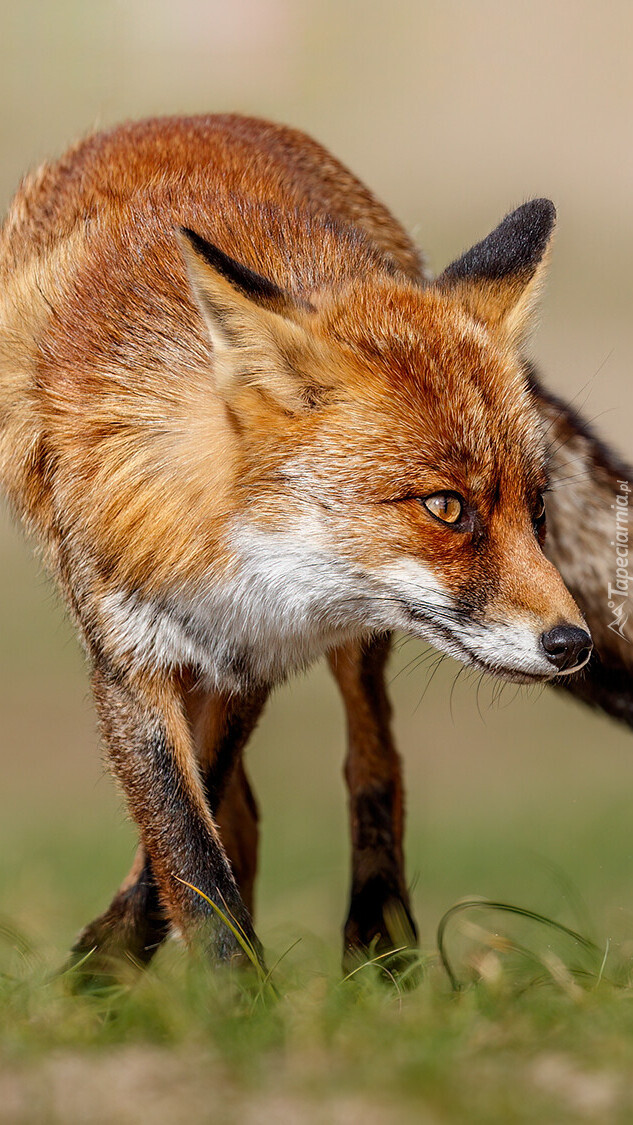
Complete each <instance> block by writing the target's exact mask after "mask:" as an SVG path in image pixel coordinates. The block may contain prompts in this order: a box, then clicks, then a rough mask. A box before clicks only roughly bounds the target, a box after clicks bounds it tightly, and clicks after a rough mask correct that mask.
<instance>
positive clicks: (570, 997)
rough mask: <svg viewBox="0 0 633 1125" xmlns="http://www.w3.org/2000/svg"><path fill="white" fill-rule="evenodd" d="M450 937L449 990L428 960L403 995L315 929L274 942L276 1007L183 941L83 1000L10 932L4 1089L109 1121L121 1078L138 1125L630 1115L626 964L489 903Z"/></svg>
mask: <svg viewBox="0 0 633 1125" xmlns="http://www.w3.org/2000/svg"><path fill="white" fill-rule="evenodd" d="M466 913H468V915H469V916H470V915H472V917H469V920H468V924H467V925H466V926H465V927H464V926H461V925H460V924H459V923H458V918H461V917H463V916H465V914H466ZM475 916H476V917H475ZM451 929H452V931H453V932H449V931H451ZM445 936H446V941H447V947H448V946H450V947H451V957H452V963H453V967H454V969H455V970H456V972H457V974H458V975H459V976H460V979H461V980H462V983H463V988H462V989H461V991H459V992H458V993H455V992H453V991H451V989H450V987H449V984H448V980H447V977H446V974H445V973H444V972H443V971H442V969H441V966H440V964H439V962H438V960H437V958H436V957H435V956H434V955H432V954H431V953H429V954H428V955H427V956H423V957H422V963H423V968H424V979H423V982H422V983H421V985H420V986H419V987H418V988H417V989H415V990H413V991H406V990H403V989H402V988H401V987H399V985H398V983H397V982H396V981H393V980H392V979H391V978H390V977H389V976H388V975H387V974H384V973H381V972H380V971H379V969H378V968H377V967H376V966H375V965H371V964H369V965H367V966H365V967H363V968H361V969H359V971H357V972H356V973H355V974H354V976H353V977H350V978H348V979H346V980H342V979H341V977H340V975H339V973H338V971H337V969H336V968H335V966H334V964H333V950H332V949H331V948H328V947H325V946H324V945H323V944H322V943H320V942H319V941H317V940H316V939H314V938H310V937H306V938H305V939H304V941H303V942H301V943H299V944H298V945H295V946H293V947H292V948H290V949H288V950H287V951H284V950H283V949H281V948H280V949H278V950H272V951H269V958H270V961H271V963H272V961H273V959H275V960H276V959H277V958H279V957H280V956H281V960H279V963H278V964H277V966H276V968H275V970H274V974H273V979H274V982H275V986H276V993H277V995H276V996H273V994H272V993H271V992H270V991H267V992H264V991H262V989H261V987H260V983H259V981H258V980H257V977H256V975H255V974H254V973H253V974H248V973H246V972H243V971H242V972H240V973H236V972H230V971H228V970H217V969H216V970H212V971H211V970H209V969H208V968H207V967H205V966H203V965H201V964H200V963H199V962H198V961H197V960H196V959H195V958H194V959H193V960H192V959H190V958H189V957H187V956H186V954H185V952H184V950H183V948H182V947H181V946H179V945H177V944H175V943H171V944H170V945H169V946H168V947H166V948H165V949H164V950H163V951H162V952H161V954H160V955H159V957H158V958H157V961H156V963H155V964H154V965H153V966H152V968H151V969H150V970H149V971H147V972H145V973H144V974H139V975H137V974H136V973H134V972H132V971H130V973H129V974H128V979H127V980H124V981H123V983H122V984H121V985H120V986H117V987H112V988H107V989H106V988H104V989H101V990H100V991H94V992H93V993H90V994H80V995H77V994H75V993H74V992H73V991H72V987H71V986H72V981H73V977H72V974H66V975H64V976H61V977H60V976H59V975H56V974H55V973H54V972H52V971H51V970H52V969H53V966H52V965H51V964H50V963H46V962H45V961H44V960H43V959H42V958H41V956H40V955H39V954H38V953H37V951H34V950H33V949H31V948H30V946H29V943H28V941H25V940H24V939H22V938H18V936H17V935H16V934H12V933H11V931H10V929H6V928H5V929H4V930H2V929H0V943H1V944H2V947H3V970H4V971H3V974H2V978H1V980H0V998H1V1004H2V1028H1V1031H0V1048H1V1057H2V1060H3V1061H2V1067H1V1068H0V1094H2V1092H3V1091H4V1095H5V1103H6V1099H7V1098H8V1099H9V1101H10V1102H11V1104H12V1105H13V1107H14V1117H13V1118H12V1119H11V1120H14V1121H22V1120H24V1121H29V1122H30V1121H34V1120H36V1121H39V1120H42V1121H46V1122H58V1121H59V1122H60V1123H61V1122H67V1121H78V1122H79V1121H84V1120H91V1121H92V1120H95V1121H99V1122H110V1121H112V1122H114V1121H115V1120H117V1114H118V1112H119V1109H118V1108H117V1107H118V1105H119V1095H118V1094H117V1090H119V1093H120V1088H119V1087H120V1083H121V1081H123V1082H124V1084H125V1083H127V1084H128V1085H129V1086H130V1089H131V1090H135V1091H136V1093H137V1100H136V1101H135V1100H134V1097H133V1096H132V1099H131V1100H130V1099H129V1098H128V1101H127V1102H126V1105H127V1111H126V1112H127V1116H125V1117H124V1120H126V1121H139V1122H141V1121H146V1120H150V1119H151V1120H153V1121H158V1122H162V1121H173V1120H180V1119H181V1117H180V1116H179V1113H180V1112H181V1111H182V1109H183V1107H185V1108H186V1107H188V1109H187V1112H188V1113H189V1114H191V1116H190V1117H189V1118H188V1119H189V1120H209V1121H215V1120H218V1121H233V1120H235V1121H238V1120H240V1121H241V1120H248V1121H250V1120H262V1121H268V1120H271V1121H273V1120H289V1121H304V1120H305V1121H323V1122H326V1121H338V1120H341V1121H344V1120H345V1121H346V1120H349V1121H352V1122H356V1121H358V1122H360V1121H369V1122H373V1121H374V1120H375V1121H386V1122H391V1121H403V1122H408V1121H412V1122H413V1121H429V1122H435V1121H438V1122H444V1121H454V1122H473V1123H474V1125H477V1123H482V1125H485V1123H486V1125H487V1123H489V1122H543V1121H552V1122H567V1121H570V1122H571V1121H581V1120H583V1121H586V1120H590V1121H609V1122H619V1121H622V1122H628V1121H630V1120H631V1114H632V1113H633V1085H631V1083H630V1081H629V1077H628V1076H629V1074H630V1073H631V1069H632V1068H633V989H631V987H630V986H629V980H628V974H629V965H628V964H627V963H626V961H625V960H623V959H622V958H621V957H619V956H613V954H612V953H611V952H610V951H609V950H608V949H606V947H605V950H603V951H601V950H596V951H593V950H589V949H586V948H583V947H582V945H581V944H580V943H579V942H578V941H576V940H575V939H573V937H570V935H569V934H563V933H561V932H560V931H556V930H555V929H553V928H552V927H551V926H547V925H543V924H541V923H538V924H536V923H535V921H534V920H533V919H532V920H530V919H527V918H525V917H521V916H517V915H512V914H508V913H507V912H503V915H502V914H501V913H500V912H499V911H495V910H491V909H489V908H486V907H484V906H481V907H477V908H476V909H475V908H473V909H472V910H469V911H468V912H464V913H463V914H462V915H459V916H458V915H455V916H453V918H452V919H451V920H450V921H449V922H448V924H447V932H446V935H445ZM284 952H285V956H282V955H283V954H284ZM605 952H606V953H607V956H606V957H605V956H604V953H605ZM166 1074H168V1075H169V1076H170V1082H169V1083H168V1085H167V1087H166V1086H165V1075H166ZM59 1075H62V1076H65V1078H64V1080H63V1082H60V1080H59ZM104 1075H110V1085H108V1082H107V1081H106V1080H105V1079H104ZM122 1076H123V1077H122ZM20 1099H21V1100H20ZM148 1099H149V1101H148ZM205 1106H206V1107H207V1110H208V1117H207V1116H205V1115H204V1112H203V1110H202V1108H201V1107H205ZM34 1107H36V1109H35V1111H34ZM150 1107H151V1115H150ZM257 1113H259V1114H260V1116H259V1117H258V1116H257ZM91 1114H92V1115H94V1116H91ZM197 1114H200V1116H196V1115H197ZM182 1119H183V1120H185V1119H186V1114H183V1117H182ZM0 1120H3V1118H2V1109H0Z"/></svg>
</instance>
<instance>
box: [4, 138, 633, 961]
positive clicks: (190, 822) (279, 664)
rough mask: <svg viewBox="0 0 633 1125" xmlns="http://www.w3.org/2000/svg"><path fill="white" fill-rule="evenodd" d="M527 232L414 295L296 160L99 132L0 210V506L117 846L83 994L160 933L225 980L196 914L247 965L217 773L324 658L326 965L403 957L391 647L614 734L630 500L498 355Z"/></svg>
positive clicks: (509, 343)
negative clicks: (576, 707) (337, 897)
mask: <svg viewBox="0 0 633 1125" xmlns="http://www.w3.org/2000/svg"><path fill="white" fill-rule="evenodd" d="M554 220H555V214H554V208H553V205H552V204H551V203H550V202H548V201H547V200H533V201H532V202H529V203H526V204H524V205H523V206H522V207H519V208H518V210H516V211H514V212H513V213H511V214H509V215H508V216H507V217H506V218H505V219H504V220H503V221H502V222H501V224H500V225H499V226H498V227H497V228H496V230H495V231H493V233H492V234H490V235H489V236H488V237H487V238H485V239H484V240H483V241H482V242H480V243H478V244H477V245H476V246H475V247H474V248H473V249H471V250H469V251H468V252H467V253H465V254H464V255H463V256H462V257H460V258H459V259H458V260H457V261H456V262H454V263H453V264H452V265H451V266H449V267H448V269H446V270H445V271H444V272H443V273H442V274H441V276H440V277H438V278H437V280H435V281H433V280H431V278H430V277H429V276H427V274H426V273H425V270H424V267H423V263H422V260H421V258H420V256H419V254H418V252H417V250H416V248H415V247H414V245H413V244H412V243H411V241H410V239H409V238H408V236H407V235H406V233H405V232H404V230H403V229H402V228H401V227H400V226H399V225H398V224H397V223H396V221H395V220H394V219H393V218H392V217H391V215H390V214H389V212H388V211H387V210H386V209H385V208H384V207H383V206H382V205H381V204H380V203H379V202H378V201H377V200H376V199H375V198H374V197H373V196H372V195H371V193H370V192H369V191H368V190H367V189H366V188H365V187H363V185H362V184H360V183H359V182H358V180H356V179H355V178H354V176H353V175H351V173H350V172H348V171H347V170H346V169H345V168H344V167H343V166H342V165H341V164H339V163H338V161H336V160H335V159H334V158H333V157H332V156H330V155H329V154H328V153H327V152H326V151H325V150H324V149H323V148H321V147H320V146H319V145H318V144H316V143H315V142H314V141H312V140H310V139H309V138H308V137H306V136H304V135H303V134H301V133H299V132H296V131H294V130H292V129H288V128H283V127H279V126H276V125H272V124H269V123H267V122H264V121H257V120H251V119H247V118H242V117H238V116H217V117H191V118H167V119H159V120H151V121H146V122H141V123H138V124H131V125H125V126H122V127H119V128H117V129H114V130H113V131H111V132H108V133H103V134H100V135H96V136H93V137H90V138H89V139H88V140H86V141H84V142H82V143H80V144H79V145H77V146H76V147H75V148H74V149H72V150H71V151H70V152H69V153H68V154H67V155H66V156H64V157H63V158H62V159H61V160H60V161H59V162H57V163H55V164H49V165H44V166H43V167H42V168H40V169H39V170H38V171H37V172H36V173H34V174H33V175H31V176H28V177H27V178H26V179H25V181H24V182H23V184H22V186H21V188H20V190H19V192H18V194H17V196H16V198H15V200H14V202H13V204H12V206H11V209H10V211H9V213H8V216H7V218H6V220H5V223H4V226H3V229H2V233H1V236H0V271H1V276H0V480H1V481H2V484H3V486H4V489H5V491H6V494H7V496H8V498H9V501H10V503H11V505H12V507H13V509H14V511H15V512H16V514H17V515H18V516H19V517H20V518H21V519H22V520H23V521H24V523H25V525H26V527H27V528H28V529H29V531H30V532H32V533H33V534H34V536H35V537H36V538H37V539H39V541H40V542H41V543H42V544H43V545H44V548H45V557H46V560H47V563H48V566H49V567H50V569H51V570H52V572H53V574H54V575H55V576H56V577H57V579H58V581H59V584H60V586H61V589H62V591H63V594H64V597H65V599H66V601H67V604H68V606H69V609H70V612H71V614H72V616H73V618H74V621H75V623H76V626H77V628H78V631H79V634H80V636H81V639H82V642H83V644H84V646H85V650H86V653H87V655H88V658H89V661H90V666H91V672H92V686H93V691H94V697H95V703H96V707H97V712H98V716H99V720H100V725H101V730H102V734H103V741H104V744H105V748H106V752H107V756H108V760H109V763H110V766H111V768H112V771H113V773H114V775H115V777H116V779H117V780H118V781H119V783H120V785H121V786H122V788H123V790H124V792H125V795H126V798H127V802H128V805H129V808H130V811H131V814H132V816H133V818H134V820H135V821H136V823H137V825H138V828H139V833H140V845H139V851H138V855H137V859H136V862H135V865H134V868H133V870H132V871H131V873H130V875H129V876H128V878H127V879H126V880H125V882H124V883H123V885H122V887H121V889H120V890H119V892H118V894H117V895H116V897H115V899H114V901H113V902H112V904H111V906H110V908H109V909H108V910H107V911H106V913H105V914H104V915H102V916H101V917H100V918H99V919H97V920H96V921H95V922H93V923H92V924H91V925H90V926H88V927H87V928H86V930H85V931H84V932H83V933H82V935H80V937H79V939H78V942H77V944H76V946H75V952H76V953H77V954H79V955H81V954H84V953H86V952H88V951H94V952H93V957H92V960H91V962H90V964H91V965H92V966H93V967H94V969H95V971H97V968H99V969H100V970H105V968H106V967H107V966H108V965H109V964H110V961H111V959H112V958H113V957H116V955H119V954H126V955H128V956H130V957H132V958H133V959H135V960H137V961H138V962H141V963H143V962H147V961H148V960H149V959H150V958H151V956H152V954H153V952H154V950H155V948H156V947H157V946H158V945H159V944H160V942H161V941H162V940H163V938H164V937H165V936H166V935H167V933H168V932H169V931H170V930H171V929H176V930H177V931H179V932H180V933H181V934H182V935H184V937H185V939H186V940H188V941H189V942H192V941H195V940H197V939H198V937H199V936H201V939H202V941H203V942H204V943H205V947H206V949H207V950H208V954H209V956H210V957H211V958H212V959H216V960H217V959H219V960H230V959H232V958H233V957H234V956H239V954H240V944H239V942H238V941H237V940H236V939H235V937H234V935H233V933H232V932H231V931H230V930H229V929H228V928H227V927H226V926H224V925H223V924H221V923H219V922H217V920H216V918H215V915H214V913H213V910H212V907H211V906H210V905H209V903H208V901H207V899H210V900H212V902H214V903H215V904H216V905H217V906H219V907H220V908H221V909H222V910H223V911H224V912H228V913H229V914H230V915H232V917H233V918H234V919H235V921H236V922H237V924H238V926H239V927H240V928H241V930H242V932H243V934H244V935H245V937H246V938H247V939H248V941H249V942H250V943H251V944H252V947H253V948H254V949H255V950H257V951H258V955H261V951H260V946H259V943H258V939H257V937H256V934H255V931H254V928H253V923H252V903H253V885H254V878H255V870H256V854H257V808H256V805H255V801H254V798H253V795H252V792H251V789H250V786H249V783H248V779H247V776H246V773H245V770H244V765H243V761H242V750H243V748H244V745H245V743H246V741H247V739H248V737H249V735H250V733H251V732H252V730H253V728H254V726H255V724H256V723H257V720H258V718H259V715H260V713H261V711H262V708H263V706H264V704H265V701H266V698H267V695H268V693H269V691H270V690H271V687H272V686H273V685H275V684H276V683H278V682H279V681H280V680H282V679H284V678H285V677H287V676H289V675H290V674H291V673H293V672H295V671H297V670H300V669H303V668H305V667H307V666H308V665H309V664H311V663H312V662H313V661H314V660H316V659H317V658H318V657H320V656H321V655H323V654H327V655H328V658H329V660H330V664H331V666H332V670H333V672H334V675H335V677H336V679H337V681H338V683H339V686H340V689H341V691H342V694H343V698H344V701H345V704H346V708H347V715H348V724H349V755H348V759H347V766H346V776H347V782H348V785H349V792H350V812H351V825H352V846H353V859H352V867H353V872H352V895H351V905H350V911H349V915H348V919H347V922H346V927H345V942H346V947H347V948H348V949H351V950H356V949H362V948H363V947H366V946H368V945H369V944H370V943H371V942H372V941H373V940H375V939H379V940H380V941H381V942H383V944H386V945H387V946H388V945H389V942H390V941H392V940H393V934H392V933H390V927H391V929H393V927H392V926H391V923H390V919H393V917H395V916H397V917H398V918H399V919H400V924H401V926H402V925H404V927H405V929H406V930H407V934H408V938H409V939H410V940H411V941H413V940H414V939H415V923H414V920H413V918H412V916H411V911H410V904H409V899H408V894H407V888H406V882H405V876H404V865H403V856H402V817H403V799H402V782H401V777H400V769H399V761H398V756H397V754H396V751H395V748H394V746H393V742H392V739H391V734H390V730H389V703H388V699H387V694H386V691H385V687H384V680H383V671H384V663H385V660H386V657H387V653H388V649H389V636H390V633H391V631H393V630H398V629H399V630H404V631H406V632H408V633H410V634H413V635H415V636H418V637H422V638H424V639H426V640H428V641H430V642H431V643H432V644H434V645H436V646H437V647H438V648H439V649H440V650H442V651H444V652H446V653H449V654H451V655H453V656H456V657H457V658H458V659H460V660H462V661H465V662H466V663H468V664H471V665H473V666H475V667H477V668H480V669H483V670H486V671H489V672H491V673H493V674H495V675H499V676H505V677H506V678H509V679H513V680H517V681H520V682H525V681H532V680H534V681H537V680H541V681H551V682H555V683H560V684H564V685H565V686H567V687H569V688H570V689H571V690H577V691H578V693H579V694H580V695H581V696H584V697H586V698H588V699H589V700H590V701H594V702H597V703H598V704H599V705H601V706H603V707H605V708H606V709H607V710H610V711H612V712H618V710H619V711H620V712H621V715H622V717H625V718H627V720H628V721H631V696H630V691H629V688H628V682H629V681H628V677H629V673H630V668H631V660H630V656H629V649H628V641H627V639H626V638H625V637H624V636H615V635H614V634H613V633H609V631H608V629H607V628H606V627H605V625H604V623H603V621H602V618H601V613H602V606H601V603H600V597H602V594H603V587H602V586H601V587H600V596H598V595H597V593H596V590H597V585H598V583H599V581H601V576H602V574H603V571H604V569H605V566H608V556H609V554H610V548H609V547H608V546H607V541H606V536H607V535H610V534H612V532H611V531H608V530H607V523H606V521H605V520H603V519H602V506H603V505H604V504H607V506H608V502H609V501H610V500H612V495H613V492H614V490H615V489H616V484H615V481H616V480H617V479H618V476H619V475H621V476H622V477H623V479H624V478H626V476H627V473H628V470H626V469H625V468H624V467H620V466H618V465H617V464H616V463H615V462H614V461H612V460H611V459H610V456H609V455H608V453H607V452H606V451H604V450H603V449H602V447H601V446H600V445H599V443H597V442H596V441H595V439H593V437H592V436H591V435H590V434H589V433H588V432H587V431H586V430H585V429H584V428H583V426H582V424H581V423H580V422H579V421H577V420H576V419H575V417H574V416H573V415H572V414H571V412H570V411H568V410H567V409H566V408H565V407H564V406H562V405H561V404H558V403H556V402H555V401H554V400H552V399H551V398H549V397H548V396H547V395H546V394H544V392H542V391H541V389H540V387H539V385H538V382H537V379H536V376H535V374H534V372H533V371H532V370H531V369H529V368H528V365H527V364H526V362H525V360H524V358H523V352H522V346H523V342H524V339H525V336H526V333H527V331H528V329H529V324H530V314H531V311H532V308H533V305H534V302H535V300H536V297H537V294H538V289H539V285H540V282H541V278H542V276H543V272H544V268H545V264H546V259H547V252H548V246H549V242H550V237H551V233H552V229H553V226H554ZM565 442H566V443H567V444H566V445H565ZM583 459H584V460H583ZM572 462H573V464H574V466H575V471H574V473H573V474H572V473H570V472H569V471H568V464H569V463H572ZM579 463H582V464H583V466H584V469H585V472H584V476H583V474H582V471H581V470H579V468H578V465H579ZM565 476H569V477H573V479H572V480H571V482H570V487H569V489H568V490H562V491H561V492H560V493H559V492H557V491H555V490H556V486H557V479H559V478H560V480H561V482H562V478H563V477H565ZM548 489H554V491H552V492H548ZM546 508H547V518H548V520H549V521H550V525H551V528H552V533H553V534H552V535H551V536H550V539H549V542H548V540H546V537H545V530H546ZM589 512H591V513H592V515H593V518H594V521H595V522H596V523H598V522H599V521H600V520H602V523H600V525H599V527H596V529H595V536H594V535H593V533H592V535H589V533H588V530H587V528H588V513H589ZM550 544H552V545H553V546H552V549H551V551H550ZM544 549H545V553H544ZM596 550H597V551H598V552H602V554H601V555H600V557H601V558H602V559H603V560H606V561H603V562H602V563H601V565H600V567H599V568H596V567H595V566H593V567H592V562H591V558H592V557H593V558H594V559H595V557H596V555H595V552H596ZM548 552H549V553H550V558H548V557H547V553H548ZM554 564H558V566H559V568H560V569H562V571H563V576H564V578H565V579H566V580H567V583H568V585H569V586H570V587H571V588H572V590H573V593H574V594H575V596H576V598H577V600H578V601H579V602H580V603H581V605H582V606H583V609H584V611H585V614H586V616H587V617H588V618H589V625H590V627H591V628H592V629H593V633H594V637H595V639H596V642H597V643H598V645H599V647H600V646H602V647H601V655H602V656H603V660H604V659H606V660H607V661H610V663H611V664H612V666H613V674H612V672H611V671H609V673H608V674H606V673H605V672H604V664H600V663H597V662H596V661H595V660H592V662H591V664H589V665H588V667H589V669H590V670H591V669H594V668H596V667H597V668H598V671H597V672H596V673H594V672H592V671H590V672H589V673H588V674H587V675H586V677H585V678H584V679H582V686H581V687H576V685H578V683H579V679H580V678H576V677H573V676H572V677H571V678H570V674H571V673H574V672H577V671H578V670H579V669H582V668H583V667H584V666H586V665H587V664H588V661H589V659H590V656H591V652H592V640H591V636H590V631H589V627H588V625H587V623H586V620H585V617H583V615H582V613H581V611H580V609H579V608H578V606H577V604H576V602H575V601H574V598H573V597H572V594H571V593H570V592H569V591H568V589H567V587H566V585H565V582H564V581H563V578H561V575H560V573H559V571H558V570H557V569H556V566H555V565H554ZM604 588H606V585H605V587H604ZM592 676H593V678H594V680H595V683H596V684H597V685H598V686H597V688H596V691H595V692H594V694H593V696H592V688H591V684H592ZM618 677H619V679H618ZM615 684H617V685H619V686H618V687H617V690H616V689H615V688H613V689H612V687H611V686H610V685H615ZM616 697H617V698H616ZM192 888H197V890H194V889H192ZM198 891H199V892H202V894H200V893H197V892H198ZM204 896H206V899H205V897H204Z"/></svg>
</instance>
